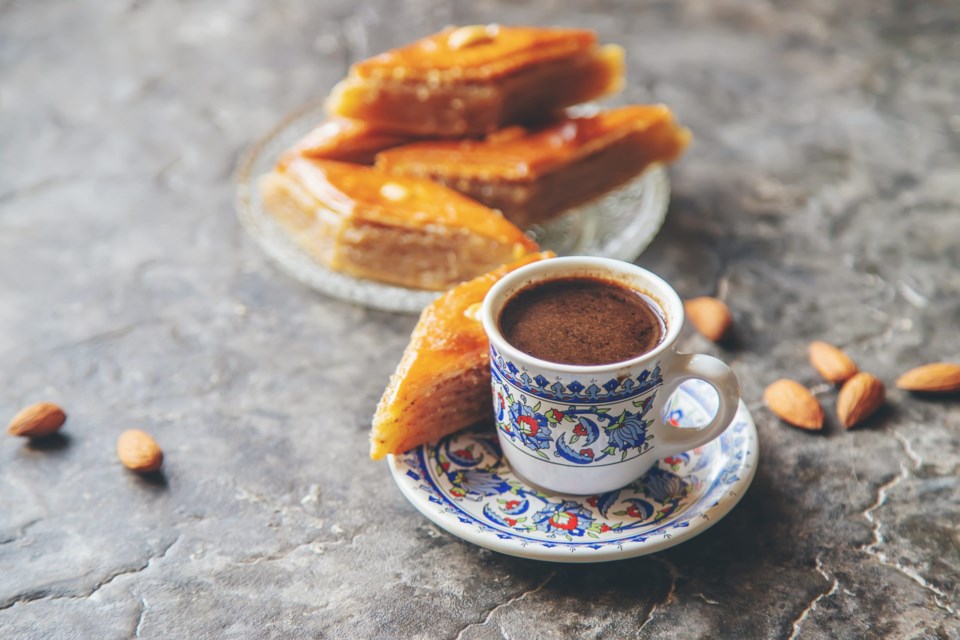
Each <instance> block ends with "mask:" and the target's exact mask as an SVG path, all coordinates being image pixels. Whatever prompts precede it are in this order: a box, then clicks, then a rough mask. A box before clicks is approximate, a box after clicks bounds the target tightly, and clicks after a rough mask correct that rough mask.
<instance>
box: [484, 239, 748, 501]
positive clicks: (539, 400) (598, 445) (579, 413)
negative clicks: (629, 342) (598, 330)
mask: <svg viewBox="0 0 960 640" xmlns="http://www.w3.org/2000/svg"><path fill="white" fill-rule="evenodd" d="M568 277H594V278H600V279H603V280H607V281H612V282H615V283H618V284H620V285H623V286H626V287H628V288H630V289H634V290H636V291H640V292H642V293H644V294H646V295H647V296H649V297H650V298H651V299H653V301H654V302H656V303H657V304H658V305H659V307H660V311H661V312H662V314H663V318H664V320H665V321H666V335H664V337H663V340H662V341H661V342H660V344H659V345H657V347H655V348H654V349H653V350H651V351H648V352H647V353H644V354H643V355H640V356H637V357H635V358H631V359H630V360H626V361H624V362H617V363H613V364H601V365H570V364H557V363H553V362H547V361H545V360H541V359H539V358H535V357H533V356H531V355H528V354H526V353H523V352H521V351H520V350H518V349H517V348H516V347H514V346H512V345H511V344H509V343H508V342H507V341H506V340H505V339H504V337H503V334H502V333H501V332H500V326H499V319H500V312H501V311H502V309H503V307H504V305H505V304H506V302H507V301H508V300H509V299H510V298H511V297H513V295H514V294H516V293H517V292H518V291H520V290H521V289H524V288H526V287H528V286H530V285H532V284H534V283H537V282H543V281H548V280H554V279H558V278H568ZM480 315H481V320H482V322H483V328H484V330H485V331H486V333H487V337H488V338H489V339H490V368H491V373H492V381H493V402H494V412H495V414H496V421H497V434H498V435H499V437H500V446H501V447H502V448H503V453H504V455H506V457H507V461H508V462H509V463H510V466H511V467H512V468H513V470H514V472H515V473H517V474H518V475H519V476H521V477H522V478H524V479H526V480H527V481H529V482H531V483H532V484H535V485H539V486H541V487H543V488H545V489H549V490H551V491H558V492H562V493H573V494H598V493H604V492H607V491H612V490H614V489H617V488H619V487H622V486H624V485H626V484H629V483H630V482H632V481H633V480H636V479H637V478H639V477H640V476H642V475H643V474H644V473H646V472H647V470H648V469H649V468H650V467H652V466H653V465H654V464H656V462H657V460H658V459H660V458H664V457H667V456H671V455H675V454H678V453H680V452H683V451H686V450H688V449H694V448H696V447H699V446H701V445H703V444H706V443H707V442H710V441H711V440H713V439H714V438H716V437H717V436H719V435H720V434H721V433H723V431H724V430H725V429H726V428H727V427H728V426H729V425H730V422H731V421H732V420H733V418H734V416H735V415H736V413H737V408H738V406H739V402H740V389H739V385H738V384H737V378H736V376H735V375H734V374H733V371H731V370H730V367H728V366H727V365H726V364H724V363H723V362H721V361H720V360H718V359H717V358H714V357H711V356H708V355H702V354H698V355H690V354H682V353H677V350H676V346H677V339H678V337H679V336H680V329H681V327H683V303H682V302H681V301H680V297H679V296H678V295H677V293H676V291H674V290H673V288H671V287H670V285H668V284H667V283H666V282H664V281H663V280H662V279H661V278H659V277H658V276H656V275H654V274H653V273H651V272H649V271H647V270H646V269H641V268H640V267H637V266H635V265H633V264H630V263H627V262H622V261H620V260H611V259H607V258H588V257H570V258H552V259H550V260H543V261H540V262H534V263H531V264H529V265H526V266H524V267H521V268H519V269H517V270H516V271H514V272H512V273H510V274H508V275H506V276H505V277H504V278H503V279H501V280H500V281H499V282H497V284H496V285H494V286H493V288H492V289H491V290H490V292H489V293H488V294H487V296H486V298H485V299H484V301H483V307H482V309H481V311H480ZM690 379H700V380H704V381H706V382H708V383H709V384H710V385H712V386H713V387H714V389H716V391H717V394H718V396H719V400H720V402H719V408H718V409H717V414H716V415H715V416H714V418H713V419H712V420H711V421H710V422H709V423H708V424H707V425H705V426H704V427H702V428H700V429H680V428H677V427H673V426H671V425H669V424H666V423H664V421H663V417H662V415H661V414H662V410H663V406H664V403H665V402H666V401H667V399H668V398H669V397H670V395H671V394H672V393H673V392H674V391H676V389H677V387H679V386H680V384H681V383H683V382H684V381H686V380H690Z"/></svg>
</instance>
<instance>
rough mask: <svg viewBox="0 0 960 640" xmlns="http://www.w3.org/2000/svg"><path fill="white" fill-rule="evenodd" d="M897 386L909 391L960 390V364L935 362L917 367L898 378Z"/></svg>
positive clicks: (945, 391)
mask: <svg viewBox="0 0 960 640" xmlns="http://www.w3.org/2000/svg"><path fill="white" fill-rule="evenodd" d="M896 384H897V387H898V388H900V389H905V390H907V391H924V392H928V393H949V392H951V391H960V364H955V363H953V362H934V363H932V364H925V365H923V366H922V367H916V368H915V369H911V370H910V371H907V372H906V373H905V374H903V375H902V376H900V377H899V378H897V383H896Z"/></svg>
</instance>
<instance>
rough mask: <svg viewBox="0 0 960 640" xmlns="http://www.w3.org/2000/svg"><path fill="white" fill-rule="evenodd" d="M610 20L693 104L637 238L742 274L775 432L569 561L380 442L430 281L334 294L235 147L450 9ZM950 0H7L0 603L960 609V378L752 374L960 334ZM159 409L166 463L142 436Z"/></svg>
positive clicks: (344, 611)
mask: <svg viewBox="0 0 960 640" xmlns="http://www.w3.org/2000/svg"><path fill="white" fill-rule="evenodd" d="M488 21H497V22H502V23H535V24H559V25H582V26H586V27H590V28H594V29H596V30H597V31H598V32H599V33H600V35H601V37H602V39H603V40H604V41H609V42H619V43H621V44H623V45H624V46H625V47H626V49H627V55H628V63H629V75H630V80H629V87H628V89H627V90H626V92H625V94H624V98H622V99H628V100H632V101H654V100H656V101H663V102H666V103H668V104H670V105H671V106H672V107H673V108H674V109H675V110H676V112H677V113H678V115H679V117H680V118H681V120H682V121H683V122H685V123H686V124H687V125H688V126H690V128H691V129H693V131H694V132H695V135H696V143H695V144H694V146H693V147H692V148H691V149H690V151H689V153H688V154H687V156H686V157H685V158H684V160H683V161H682V162H681V163H680V164H679V165H678V166H676V167H675V169H674V170H673V171H672V176H673V184H674V198H673V202H672V205H671V210H670V214H669V217H668V219H667V223H666V225H665V227H664V229H663V231H662V232H661V233H660V235H659V237H658V238H657V240H656V241H655V242H654V244H653V245H652V246H651V247H650V249H649V250H648V251H647V252H646V253H645V254H644V255H643V256H642V257H641V258H640V260H639V263H640V264H642V265H644V266H647V267H650V268H652V269H654V270H655V271H657V272H659V273H661V274H662V275H664V276H665V277H667V278H668V279H669V280H671V281H672V282H674V283H675V285H676V287H677V288H678V290H679V291H680V293H681V294H682V295H685V296H694V295H701V294H715V295H719V296H721V297H723V298H725V299H726V300H727V301H728V303H729V304H730V306H731V307H732V309H733V313H734V315H735V317H736V319H737V323H738V324H737V335H736V339H735V340H734V341H733V343H732V344H729V345H727V346H726V347H723V348H721V347H718V346H715V345H712V344H710V343H708V342H706V341H705V340H704V339H702V338H700V337H698V336H696V335H693V334H692V333H689V332H688V333H687V334H686V335H685V337H684V344H683V347H684V348H685V349H687V350H697V351H705V352H708V353H714V354H718V355H720V356H721V357H723V358H725V359H727V360H728V361H729V362H731V363H732V365H733V367H734V368H735V369H736V371H737V374H738V375H739V377H740V380H741V381H742V386H743V394H744V397H745V399H746V400H747V402H748V403H750V404H751V407H752V408H753V409H754V410H755V415H756V419H757V426H758V428H759V431H760V437H761V463H760V467H759V469H758V472H757V477H756V480H755V481H754V483H753V486H752V488H751V489H750V491H749V492H748V493H747V495H746V496H745V498H744V499H743V501H742V502H741V504H740V505H739V506H738V507H737V508H736V509H735V510H734V511H733V512H732V513H731V514H730V515H729V516H728V517H727V518H726V519H724V520H723V521H722V522H720V523H718V524H717V525H716V526H715V527H714V528H713V529H711V530H710V531H708V532H707V533H705V534H703V535H701V536H700V537H698V538H696V539H694V540H693V541H690V542H688V543H685V544H683V545H681V546H679V547H676V548H674V549H672V550H669V551H666V552H663V553H660V554H657V555H656V556H652V557H647V558H639V559H635V560H630V561H625V562H620V563H613V564H607V565H595V566H562V565H551V564H546V563H539V562H533V561H524V560H518V559H513V558H509V557H505V556H501V555H498V554H494V553H491V552H488V551H485V550H483V549H479V548H477V547H474V546H472V545H470V544H467V543H464V542H461V541H460V540H458V539H456V538H454V537H452V536H450V535H447V534H446V533H444V532H442V531H440V530H438V529H437V528H435V527H434V526H432V525H431V524H429V523H428V522H427V521H426V520H425V519H424V518H422V517H421V516H420V515H419V514H418V513H417V512H416V511H414V509H413V508H412V507H411V506H409V505H408V504H407V503H406V502H405V501H404V499H403V498H402V496H401V495H400V493H399V491H397V490H396V488H395V487H394V485H393V482H392V480H391V479H390V476H389V474H388V472H387V469H386V467H385V465H384V464H382V463H381V464H376V463H373V462H371V461H369V460H368V459H367V444H366V431H367V428H368V425H369V417H370V415H371V414H372V412H373V409H374V406H375V403H376V401H377V399H378V397H379V394H380V392H381V390H382V388H383V387H384V385H385V383H386V381H387V378H388V376H389V374H390V372H391V371H392V369H393V367H394V365H395V363H396V362H397V360H398V358H399V356H400V353H401V351H402V349H403V346H404V344H405V343H406V340H407V336H408V334H409V332H410V329H411V328H412V326H413V323H414V320H413V318H411V317H405V316H396V315H391V314H387V313H381V312H375V311H369V310H365V309H362V308H357V307H355V306H351V305H349V304H344V303H340V302H337V301H333V300H329V299H326V298H324V297H322V296H320V295H317V294H315V293H313V292H312V291H310V290H307V289H305V288H304V287H302V286H300V285H298V284H297V283H296V282H294V281H292V280H291V279H289V278H288V277H286V276H285V275H283V274H282V273H280V272H279V271H278V270H277V269H276V268H275V267H274V266H273V265H272V264H271V262H270V261H269V260H268V259H267V258H266V257H265V256H264V254H263V253H261V251H260V250H259V249H258V248H257V247H256V246H255V245H254V243H253V242H252V241H251V240H250V239H248V238H247V237H245V235H244V233H243V231H242V230H241V229H240V227H239V225H238V223H237V220H236V218H235V216H234V212H233V204H232V197H233V187H232V184H231V172H232V170H233V167H234V166H235V163H236V161H237V159H238V157H239V156H240V154H241V153H242V152H243V150H244V149H245V148H246V147H247V146H248V145H249V144H251V143H252V142H253V141H254V140H255V139H256V138H257V137H258V136H260V135H262V134H263V133H264V132H266V131H267V130H268V129H269V128H270V127H271V126H272V125H273V124H274V123H275V122H276V121H278V120H279V119H280V118H281V116H283V115H284V114H285V113H287V112H289V111H291V110H293V109H295V108H297V107H299V106H300V105H302V104H304V103H306V102H308V101H311V100H313V99H315V98H317V97H318V96H320V95H322V94H324V93H325V92H326V91H327V90H328V89H329V87H330V85H331V83H333V82H334V81H335V80H336V79H338V78H339V77H341V76H342V75H343V74H344V72H345V70H346V68H347V66H348V64H349V63H350V62H352V61H354V60H356V59H358V58H361V57H364V56H367V55H370V54H373V53H376V52H379V51H381V50H383V49H386V48H388V47H391V46H394V45H398V44H401V43H403V42H405V41H407V40H409V39H411V38H413V37H414V36H418V35H422V34H426V33H429V32H431V31H434V30H436V29H438V28H439V27H442V26H444V25H446V24H450V23H457V24H466V23H476V22H488ZM958 32H960V5H958V4H957V3H955V2H945V1H936V0H920V1H918V2H883V1H881V2H873V1H868V0H851V1H849V2H842V3H839V2H832V1H826V0H801V1H799V2H789V3H788V2H763V1H754V2H746V1H743V2H741V1H737V0H718V1H717V2H711V3H703V2H698V1H696V0H682V1H678V2H648V3H642V2H620V3H613V2H601V1H600V0H592V1H590V2H579V3H573V2H571V3H561V2H520V3H515V2H507V1H503V2H492V1H487V0H479V1H477V2H471V3H457V2H454V1H453V0H448V1H441V0H407V1H405V2H403V3H397V2H388V1H387V0H380V1H375V2H367V1H360V0H349V1H348V0H340V1H333V2H331V1H318V0H281V1H279V2H254V1H252V0H220V1H217V2H213V1H209V2H191V3H178V2H161V1H149V0H147V1H139V0H134V1H131V2H124V1H119V0H118V1H110V0H105V1H103V2H85V3H81V2H68V1H66V0H50V1H48V2H43V3H39V2H29V1H27V0H22V1H13V2H11V1H9V0H7V1H0V113H2V114H3V116H2V117H0V295H2V297H0V301H2V305H0V362H2V363H3V364H2V366H0V414H3V415H12V414H13V413H14V412H15V411H16V410H18V409H19V408H20V407H22V406H23V405H25V404H26V403H30V402H34V401H39V400H50V401H55V402H58V403H61V404H62V405H63V406H64V407H65V408H66V410H67V411H68V413H69V416H70V417H69V420H68V422H67V425H66V427H65V429H64V435H63V437H62V438H59V439H55V440H53V441H48V442H45V443H42V444H38V445H29V444H24V443H23V442H21V441H19V440H16V439H13V438H3V439H2V441H0V487H2V491H0V629H2V630H3V631H2V634H0V635H2V636H3V637H5V638H94V637H96V638H126V637H132V636H136V637H143V638H170V637H183V638H239V637H283V638H295V637H297V638H298V637H304V638H306V637H328V638H356V637H363V638H400V637H410V638H431V639H433V638H463V639H486V638H500V637H505V638H506V637H510V638H522V637H531V638H532V637H537V638H572V637H589V638H602V637H609V638H613V637H624V636H629V637H638V638H716V637H730V638H780V637H802V638H958V637H960V619H958V611H960V481H958V469H960V407H958V398H957V397H956V396H955V397H952V398H945V399H931V398H916V397H911V396H909V395H907V394H904V393H901V392H899V391H896V390H891V392H890V393H889V406H888V409H887V410H886V411H885V412H884V414H882V415H881V416H879V417H877V418H875V419H873V420H871V421H870V422H869V423H868V424H867V425H865V426H863V427H862V428H859V429H856V430H854V431H851V432H843V430H842V429H841V428H839V426H838V425H837V422H836V419H835V418H833V417H832V414H833V410H834V404H835V394H834V392H833V391H832V390H830V389H828V388H826V387H823V386H820V387H818V391H819V395H820V399H821V401H822V402H823V404H824V406H825V408H826V409H827V410H828V414H830V416H831V417H829V418H828V424H827V427H826V429H825V432H824V433H823V434H820V435H815V434H810V433H806V432H802V431H799V430H794V429H791V428H788V427H786V426H784V425H783V424H781V423H779V422H778V421H777V420H776V419H775V418H773V417H772V416H771V415H770V414H769V413H767V412H766V411H765V410H764V409H762V408H761V406H760V403H759V398H760V396H761V392H762V389H763V387H764V386H765V385H766V384H768V383H769V382H771V381H772V380H774V379H775V378H778V377H781V376H789V377H793V378H796V379H798V380H800V381H802V382H804V383H807V384H810V385H816V384H817V383H818V380H817V377H816V375H815V374H814V372H813V371H812V370H811V368H810V367H809V365H807V364H806V356H805V348H806V344H807V343H808V342H809V341H810V340H812V339H823V340H828V341H830V342H833V343H836V344H838V345H840V346H841V347H843V348H845V349H847V350H849V352H850V353H851V354H852V355H853V356H854V357H855V359H856V360H857V361H858V362H859V363H860V364H861V366H862V367H863V368H864V369H866V370H869V371H872V372H873V373H875V374H877V375H878V376H879V377H880V378H881V379H883V380H885V381H887V382H888V383H889V382H892V381H893V379H894V378H895V377H896V376H897V375H898V374H899V373H900V372H902V371H903V370H904V369H906V368H909V367H910V366H913V365H917V364H921V363H925V362H929V361H936V360H950V359H953V360H956V359H958V358H960V341H958V325H960V269H958V268H957V267H958V265H960V243H958V242H957V239H958V238H960V38H957V37H956V34H957V33H958ZM130 427H140V428H144V429H147V430H148V431H150V432H152V433H153V434H155V436H156V437H157V439H158V440H159V442H160V443H161V445H162V446H163V447H164V449H165V450H166V455H167V458H166V464H165V467H164V473H163V475H162V476H160V477H154V478H147V479H142V478H140V477H138V476H135V475H133V474H130V473H127V472H125V471H124V470H123V469H122V468H120V466H119V464H118V463H117V462H116V460H115V456H114V443H115V440H116V437H117V435H118V434H119V432H120V431H122V430H123V429H126V428H130Z"/></svg>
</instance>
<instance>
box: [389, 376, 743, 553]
mask: <svg viewBox="0 0 960 640" xmlns="http://www.w3.org/2000/svg"><path fill="white" fill-rule="evenodd" d="M716 404H717V400H716V393H715V392H714V391H713V389H712V387H710V385H708V384H706V383H703V382H700V381H691V382H687V383H685V384H684V385H683V386H682V387H681V388H680V390H679V391H677V393H675V394H674V395H673V397H672V398H671V399H670V401H669V402H668V404H667V406H666V408H665V409H664V416H665V417H666V419H667V420H668V421H669V422H670V423H671V424H673V425H675V426H677V427H689V426H694V425H699V424H704V423H706V422H707V421H708V420H709V418H710V417H711V416H712V415H713V413H714V411H715V409H716ZM518 410H519V411H522V409H518ZM529 417H530V419H531V425H532V424H533V423H536V425H537V427H538V428H537V429H535V430H533V431H534V432H533V433H532V434H527V435H526V436H524V437H527V438H529V439H531V441H530V444H527V445H526V446H531V445H533V446H536V444H537V442H538V441H537V437H538V436H540V435H541V434H543V437H548V436H549V429H550V427H549V419H546V418H545V419H544V420H543V421H541V420H539V418H538V417H537V416H536V415H531V416H529ZM540 422H544V424H542V425H541V424H540ZM584 430H585V431H587V433H586V434H585V437H589V427H588V426H586V427H584ZM525 444H526V443H525ZM757 449H758V447H757V431H756V427H755V426H754V423H753V420H752V418H751V417H750V414H749V412H748V411H747V409H746V407H745V406H744V405H743V404H742V403H741V405H740V411H739V413H738V414H737V417H736V419H735V420H734V422H733V423H732V424H731V425H730V427H729V428H728V429H727V430H726V431H725V432H724V433H723V435H721V436H720V437H719V438H717V439H716V440H714V441H713V442H710V443H709V444H707V445H705V446H703V447H700V448H698V449H695V450H692V451H688V452H685V453H682V454H679V455H676V456H671V457H668V458H664V459H662V460H660V461H659V463H658V464H657V466H655V467H653V468H652V469H651V470H650V471H649V472H648V473H647V474H646V475H645V476H643V477H642V478H640V479H639V480H637V481H636V482H634V483H632V484H630V485H628V486H626V487H623V488H621V489H618V490H616V491H611V492H608V493H604V494H601V495H594V496H572V495H563V494H554V493H550V492H546V491H544V490H541V489H538V488H536V487H533V486H531V485H529V484H528V483H526V482H525V481H523V480H522V479H520V478H518V477H517V476H516V475H515V474H514V473H513V471H512V470H511V468H510V466H509V465H508V464H507V462H506V460H505V458H504V457H503V454H502V452H501V450H500V447H499V444H498V442H497V436H496V433H495V432H494V431H493V429H491V428H489V427H487V428H482V429H480V428H478V429H475V430H471V431H462V432H459V433H456V434H453V435H452V436H448V437H446V438H443V439H441V440H440V442H438V443H436V444H431V445H425V446H422V447H419V448H417V449H414V450H411V451H409V452H407V453H406V454H403V455H399V456H391V459H390V464H391V470H392V472H393V475H394V479H395V480H396V482H397V484H398V485H399V487H400V489H401V490H402V491H403V493H404V495H405V496H406V497H407V498H408V499H409V500H410V502H411V503H412V504H413V505H414V506H415V507H416V508H417V509H419V510H420V511H421V512H422V513H423V514H424V515H426V516H427V517H428V518H429V519H430V520H432V521H433V522H434V523H435V524H437V525H439V526H440V527H442V528H444V529H446V530H447V531H449V532H450V533H453V534H454V535H456V536H459V537H461V538H464V539H466V540H468V541H470V542H474V543H476V544H479V545H481V546H484V547H487V548H489V549H492V550H494V551H499V552H502V553H507V554H511V555H517V556H522V557H529V558H537V559H541V560H555V561H563V562H596V561H604V560H615V559H620V558H628V557H633V556H638V555H644V554H647V553H652V552H655V551H659V550H661V549H664V548H666V547H669V546H673V545H674V544H678V543H679V542H682V541H683V540H686V539H688V538H691V537H693V536H694V535H696V534H698V533H700V532H701V531H703V530H705V529H706V528H708V527H709V526H710V525H712V524H713V523H714V522H716V521H717V520H719V519H720V518H722V517H723V516H724V515H726V514H727V513H728V512H729V511H730V510H731V509H732V508H733V506H734V505H735V504H736V503H737V502H738V501H739V499H740V497H741V496H742V495H743V493H744V491H746V489H747V487H748V486H749V484H750V482H751V480H752V479H753V474H754V472H755V470H756V464H757Z"/></svg>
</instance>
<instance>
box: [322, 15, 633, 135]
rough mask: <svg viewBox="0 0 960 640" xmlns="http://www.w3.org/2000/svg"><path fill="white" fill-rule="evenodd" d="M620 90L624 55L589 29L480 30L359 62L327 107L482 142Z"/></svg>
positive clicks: (410, 130)
mask: <svg viewBox="0 0 960 640" xmlns="http://www.w3.org/2000/svg"><path fill="white" fill-rule="evenodd" d="M622 85H623V49H621V48H620V47H618V46H615V45H607V46H600V45H598V44H597V37H596V34H594V33H593V32H592V31H587V30H583V29H553V28H533V27H501V26H497V25H487V26H482V25H473V26H469V27H460V28H455V27H450V28H448V29H445V30H443V31H441V32H440V33H437V34H434V35H432V36H429V37H426V38H423V39H422V40H418V41H416V42H414V43H413V44H410V45H407V46H405V47H401V48H399V49H393V50H392V51H387V52H386V53H383V54H380V55H378V56H375V57H373V58H370V59H369V60H365V61H363V62H359V63H357V64H355V65H353V67H351V69H350V73H349V75H348V76H347V78H346V79H345V80H343V81H341V82H340V83H339V84H338V85H337V86H336V87H334V89H333V92H332V94H331V96H330V98H329V100H328V103H327V108H328V110H329V111H330V113H332V114H333V115H338V116H343V117H347V118H356V119H358V120H364V121H366V122H369V123H370V124H372V125H374V126H376V127H377V128H379V129H382V130H385V131H395V132H399V133H405V134H412V135H422V136H441V137H454V136H465V135H483V134H486V133H490V132H491V131H495V130H497V129H500V128H502V127H504V126H505V125H509V124H514V123H518V122H521V123H522V122H530V121H536V120H537V119H541V118H543V117H544V115H546V114H550V113H553V112H555V111H557V110H558V109H561V108H563V107H567V106H570V105H574V104H580V103H582V102H586V101H589V100H594V99H596V98H600V97H602V96H605V95H607V94H610V93H614V92H616V91H619V90H620V88H621V87H622Z"/></svg>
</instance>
